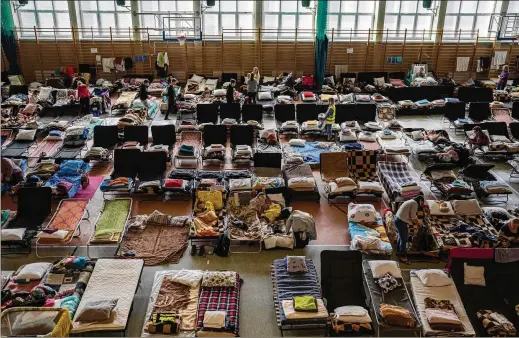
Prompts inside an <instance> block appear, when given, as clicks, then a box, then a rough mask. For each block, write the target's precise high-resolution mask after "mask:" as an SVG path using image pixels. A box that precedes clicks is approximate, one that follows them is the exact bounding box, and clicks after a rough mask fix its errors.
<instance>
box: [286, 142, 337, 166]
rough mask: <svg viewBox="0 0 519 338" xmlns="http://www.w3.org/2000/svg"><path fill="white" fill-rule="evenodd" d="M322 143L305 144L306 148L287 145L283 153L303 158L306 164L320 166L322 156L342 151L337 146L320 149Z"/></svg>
mask: <svg viewBox="0 0 519 338" xmlns="http://www.w3.org/2000/svg"><path fill="white" fill-rule="evenodd" d="M319 143H322V142H305V146H304V147H293V146H291V145H290V144H287V143H285V144H284V147H283V152H284V153H285V154H286V153H296V154H300V155H301V156H302V157H303V160H304V163H306V164H310V165H312V164H318V163H319V162H320V154H321V153H328V152H336V151H340V148H339V147H338V146H336V145H335V144H334V145H332V146H331V147H330V148H319V147H317V145H318V144H319Z"/></svg>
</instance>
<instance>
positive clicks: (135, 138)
mask: <svg viewBox="0 0 519 338" xmlns="http://www.w3.org/2000/svg"><path fill="white" fill-rule="evenodd" d="M148 140H149V135H148V126H144V125H143V126H126V127H124V135H123V142H139V144H140V145H141V146H142V147H143V148H144V149H146V147H147V146H148Z"/></svg>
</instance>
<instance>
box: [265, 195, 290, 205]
mask: <svg viewBox="0 0 519 338" xmlns="http://www.w3.org/2000/svg"><path fill="white" fill-rule="evenodd" d="M267 197H268V198H269V200H270V201H271V202H273V203H276V204H279V205H281V208H284V207H285V205H286V202H285V197H284V196H283V194H268V195H267Z"/></svg>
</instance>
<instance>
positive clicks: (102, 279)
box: [72, 259, 144, 333]
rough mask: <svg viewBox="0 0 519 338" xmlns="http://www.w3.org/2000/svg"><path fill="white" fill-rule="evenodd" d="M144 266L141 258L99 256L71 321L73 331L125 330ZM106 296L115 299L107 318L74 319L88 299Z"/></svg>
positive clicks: (105, 297) (94, 299)
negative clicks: (84, 320)
mask: <svg viewBox="0 0 519 338" xmlns="http://www.w3.org/2000/svg"><path fill="white" fill-rule="evenodd" d="M143 266H144V261H143V260H141V259H127V260H122V259H99V260H98V261H97V263H96V266H95V268H94V272H92V276H91V277H90V280H89V281H88V285H87V287H86V289H85V293H84V294H83V298H82V299H81V302H80V303H79V307H78V309H77V311H76V316H74V320H73V321H72V326H73V328H72V333H82V332H89V331H122V330H124V329H125V328H126V324H127V323H128V319H129V317H130V310H131V307H132V304H133V297H134V295H135V291H136V289H137V286H138V284H139V280H140V277H141V272H142V268H143ZM108 299H117V306H116V307H115V308H114V309H113V310H112V316H111V318H110V319H108V320H106V321H104V322H91V323H90V322H79V321H77V320H76V317H77V316H78V314H79V313H81V311H82V310H83V308H84V307H85V304H87V303H88V302H91V301H100V300H108Z"/></svg>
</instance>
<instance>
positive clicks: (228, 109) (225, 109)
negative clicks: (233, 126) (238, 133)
mask: <svg viewBox="0 0 519 338" xmlns="http://www.w3.org/2000/svg"><path fill="white" fill-rule="evenodd" d="M223 119H234V120H235V121H236V122H238V123H239V122H240V121H241V107H240V104H239V103H223V104H220V121H222V120H223ZM258 122H259V121H258Z"/></svg>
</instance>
